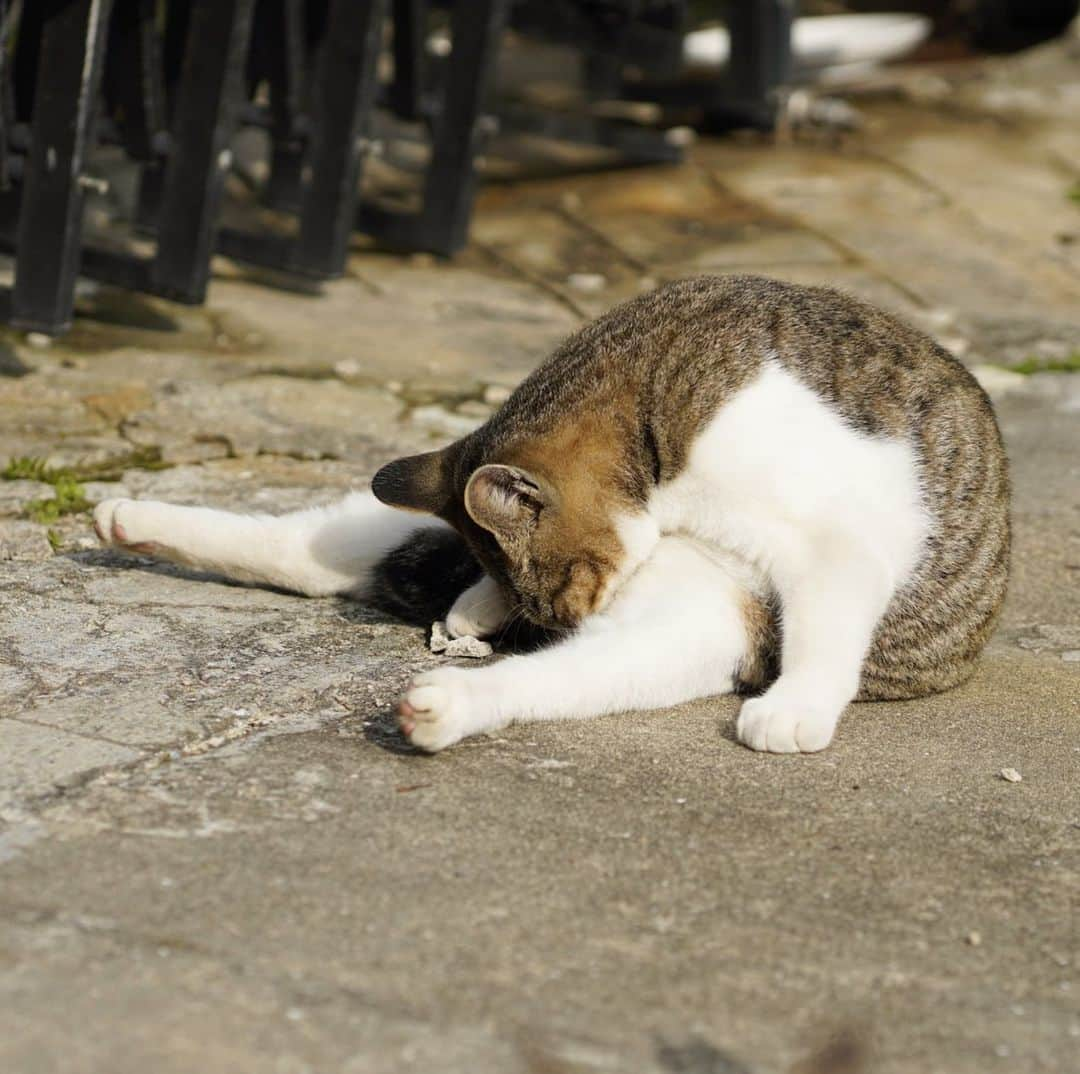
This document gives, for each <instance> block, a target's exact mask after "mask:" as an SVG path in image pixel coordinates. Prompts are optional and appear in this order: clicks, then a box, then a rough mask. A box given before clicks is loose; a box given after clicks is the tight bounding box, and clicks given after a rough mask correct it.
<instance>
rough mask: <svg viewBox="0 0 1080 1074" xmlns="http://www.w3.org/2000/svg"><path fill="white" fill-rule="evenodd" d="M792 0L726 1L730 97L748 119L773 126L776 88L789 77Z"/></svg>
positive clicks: (793, 4) (793, 6)
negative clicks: (729, 54) (728, 2)
mask: <svg viewBox="0 0 1080 1074" xmlns="http://www.w3.org/2000/svg"><path fill="white" fill-rule="evenodd" d="M794 18H795V0H752V2H749V3H747V2H743V0H735V2H733V3H730V4H729V5H728V30H729V32H730V34H731V67H730V72H731V74H730V78H731V89H730V92H731V98H732V102H733V104H734V107H735V108H737V109H738V111H739V112H740V113H744V116H743V118H744V119H745V120H747V121H750V122H753V123H755V124H758V125H760V126H762V127H766V128H769V127H772V125H773V123H774V121H775V119H776V107H777V101H776V90H777V89H778V88H779V87H780V86H782V85H783V84H784V83H785V82H787V81H788V80H789V79H790V77H791V24H792V22H793V21H794Z"/></svg>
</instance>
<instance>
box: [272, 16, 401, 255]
mask: <svg viewBox="0 0 1080 1074" xmlns="http://www.w3.org/2000/svg"><path fill="white" fill-rule="evenodd" d="M385 11H386V3H385V0H334V2H333V4H332V5H331V8H330V16H329V23H328V25H327V33H326V38H325V41H324V44H323V48H322V52H321V55H320V57H319V61H318V66H317V69H316V76H315V91H314V94H313V99H312V109H311V112H312V130H311V141H310V145H309V149H308V154H307V157H306V158H305V161H304V166H303V169H302V172H301V208H300V234H299V237H298V238H297V242H296V246H295V249H294V251H293V254H292V261H293V264H294V266H295V267H296V268H298V269H299V270H300V271H302V272H309V273H312V274H315V275H322V276H339V275H341V273H342V272H343V271H344V268H345V259H346V257H347V255H348V249H349V236H350V235H351V234H352V229H353V221H354V219H355V216H356V202H357V197H358V194H357V184H358V182H359V179H360V169H361V166H362V164H363V157H364V152H365V147H364V145H363V144H362V139H363V138H364V137H365V136H366V135H367V134H369V133H370V128H371V114H372V110H373V107H374V104H375V90H376V87H377V84H378V82H377V74H378V60H379V50H380V46H381V44H382V27H383V16H384V14H385Z"/></svg>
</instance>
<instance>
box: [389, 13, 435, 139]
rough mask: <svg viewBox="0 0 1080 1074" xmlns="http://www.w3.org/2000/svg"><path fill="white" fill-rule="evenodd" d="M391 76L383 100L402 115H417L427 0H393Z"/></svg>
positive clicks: (422, 89)
mask: <svg viewBox="0 0 1080 1074" xmlns="http://www.w3.org/2000/svg"><path fill="white" fill-rule="evenodd" d="M393 22H394V41H393V46H394V80H393V82H391V83H390V92H389V96H388V100H387V103H388V104H389V106H390V110H391V111H392V112H393V113H394V114H395V115H398V116H400V117H401V118H402V119H417V118H418V117H419V115H420V110H421V101H422V97H423V92H424V82H423V74H424V30H425V27H426V24H427V0H394V4H393Z"/></svg>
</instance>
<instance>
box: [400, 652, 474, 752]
mask: <svg viewBox="0 0 1080 1074" xmlns="http://www.w3.org/2000/svg"><path fill="white" fill-rule="evenodd" d="M468 678H469V674H468V672H464V671H462V670H461V669H460V668H439V669H437V670H435V671H429V672H426V673H425V674H423V675H417V676H416V678H415V679H413V681H412V682H411V683H410V684H409V686H408V688H407V689H406V691H405V695H404V696H403V697H402V699H401V700H400V701H399V702H398V725H399V726H400V727H401V730H402V732H404V734H405V737H406V738H407V739H408V740H409V741H410V742H411V743H412V744H413V745H414V746H417V747H418V748H419V749H422V750H424V751H426V752H427V753H438V751H439V750H444V749H446V747H447V746H452V745H453V744H454V743H455V742H460V741H461V740H462V739H463V738H465V737H466V736H467V735H471V734H474V733H475V732H477V731H480V730H484V726H483V720H482V718H481V717H482V707H481V705H480V699H479V698H477V697H476V696H475V691H474V690H472V689H471V688H470V687H469V683H468Z"/></svg>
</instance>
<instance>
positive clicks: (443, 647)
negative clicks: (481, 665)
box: [428, 620, 493, 660]
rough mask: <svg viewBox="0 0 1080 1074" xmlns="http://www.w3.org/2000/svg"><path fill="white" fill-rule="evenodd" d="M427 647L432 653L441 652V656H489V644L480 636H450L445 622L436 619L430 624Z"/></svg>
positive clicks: (472, 657)
mask: <svg viewBox="0 0 1080 1074" xmlns="http://www.w3.org/2000/svg"><path fill="white" fill-rule="evenodd" d="M428 648H429V649H431V651H432V652H433V653H441V654H442V655H443V656H451V657H453V656H467V657H470V658H471V659H473V660H483V659H484V657H486V656H491V654H492V652H493V650H492V648H491V645H490V644H489V643H488V642H486V641H481V640H480V638H469V637H464V638H451V637H450V635H449V634H447V633H446V624H445V623H443V622H441V621H440V620H436V621H435V622H434V623H432V624H431V639H430V640H429V641H428Z"/></svg>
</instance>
